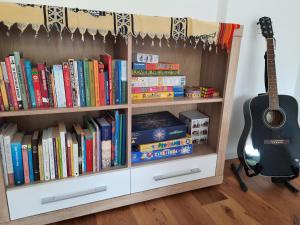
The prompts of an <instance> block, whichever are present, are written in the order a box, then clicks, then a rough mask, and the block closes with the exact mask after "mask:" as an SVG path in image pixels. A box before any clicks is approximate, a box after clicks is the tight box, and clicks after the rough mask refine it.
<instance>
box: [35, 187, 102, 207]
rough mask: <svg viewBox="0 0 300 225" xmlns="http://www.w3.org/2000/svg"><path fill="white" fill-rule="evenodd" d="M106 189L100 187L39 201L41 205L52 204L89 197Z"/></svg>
mask: <svg viewBox="0 0 300 225" xmlns="http://www.w3.org/2000/svg"><path fill="white" fill-rule="evenodd" d="M106 190H107V187H106V186H101V187H95V188H92V189H88V190H84V191H78V192H74V193H70V194H64V195H56V196H50V197H45V198H42V199H41V203H42V205H44V204H48V203H52V202H58V201H62V200H67V199H71V198H76V197H81V196H85V195H90V194H95V193H99V192H103V191H106Z"/></svg>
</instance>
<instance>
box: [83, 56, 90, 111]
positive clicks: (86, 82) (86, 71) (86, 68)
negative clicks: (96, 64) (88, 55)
mask: <svg viewBox="0 0 300 225" xmlns="http://www.w3.org/2000/svg"><path fill="white" fill-rule="evenodd" d="M83 72H84V86H85V102H86V106H91V93H90V90H91V89H90V75H89V63H88V61H87V60H84V61H83Z"/></svg>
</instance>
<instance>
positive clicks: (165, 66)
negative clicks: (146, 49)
mask: <svg viewBox="0 0 300 225" xmlns="http://www.w3.org/2000/svg"><path fill="white" fill-rule="evenodd" d="M132 69H133V70H179V64H178V63H141V62H133V63H132Z"/></svg>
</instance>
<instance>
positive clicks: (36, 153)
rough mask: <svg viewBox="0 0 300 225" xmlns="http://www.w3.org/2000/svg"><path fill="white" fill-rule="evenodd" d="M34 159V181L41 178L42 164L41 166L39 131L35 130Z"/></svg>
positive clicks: (33, 142)
mask: <svg viewBox="0 0 300 225" xmlns="http://www.w3.org/2000/svg"><path fill="white" fill-rule="evenodd" d="M31 143H32V160H33V178H34V181H37V180H40V166H39V150H38V144H39V131H34V132H33V135H32V140H31Z"/></svg>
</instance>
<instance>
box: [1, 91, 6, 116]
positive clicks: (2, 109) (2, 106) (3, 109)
mask: <svg viewBox="0 0 300 225" xmlns="http://www.w3.org/2000/svg"><path fill="white" fill-rule="evenodd" d="M0 111H1V112H3V111H5V108H4V103H3V98H2V94H1V91H0Z"/></svg>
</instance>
